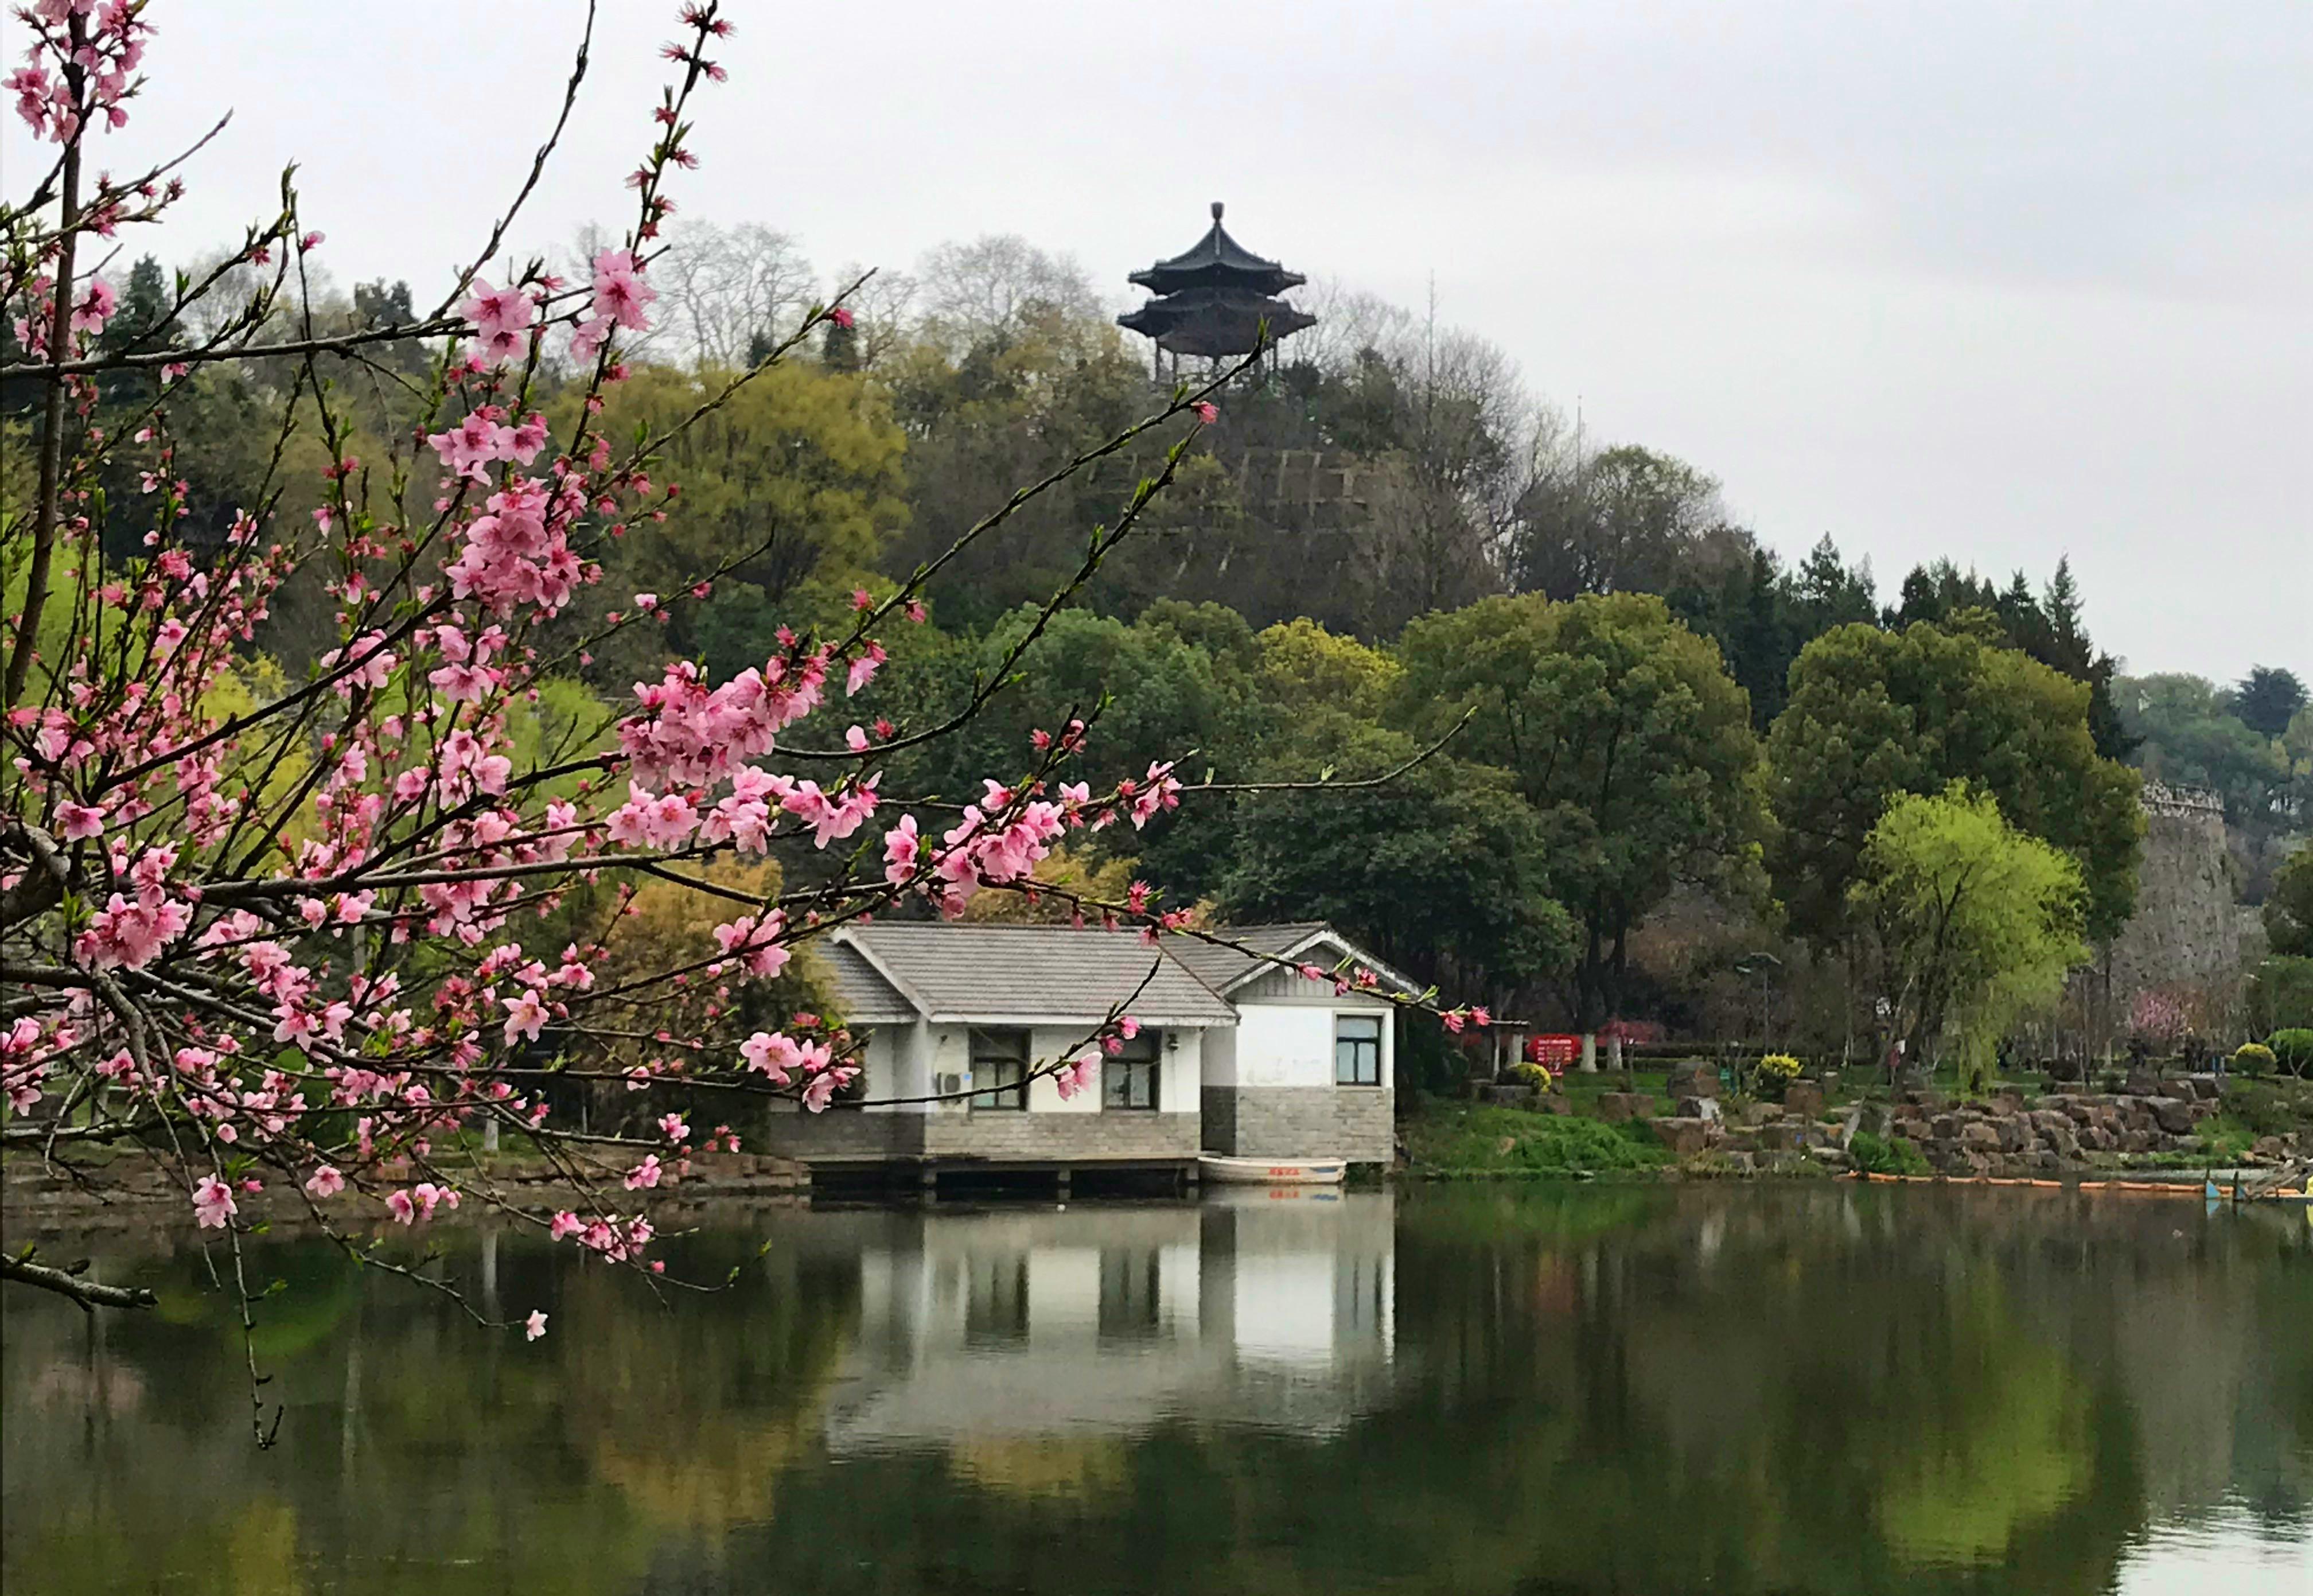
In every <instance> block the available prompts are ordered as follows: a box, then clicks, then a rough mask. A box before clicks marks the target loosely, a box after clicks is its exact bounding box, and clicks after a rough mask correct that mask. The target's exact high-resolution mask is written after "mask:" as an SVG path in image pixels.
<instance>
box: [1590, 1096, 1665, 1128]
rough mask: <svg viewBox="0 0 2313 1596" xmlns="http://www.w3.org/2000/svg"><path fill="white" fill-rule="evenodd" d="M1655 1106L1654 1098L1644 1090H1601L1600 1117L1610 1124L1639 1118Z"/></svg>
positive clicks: (1599, 1101)
mask: <svg viewBox="0 0 2313 1596" xmlns="http://www.w3.org/2000/svg"><path fill="white" fill-rule="evenodd" d="M1652 1107H1654V1099H1653V1098H1650V1097H1649V1096H1647V1095H1646V1094H1645V1093H1644V1092H1600V1093H1599V1094H1598V1117H1599V1118H1600V1119H1603V1120H1605V1122H1606V1123H1607V1124H1622V1123H1623V1121H1624V1120H1630V1119H1637V1118H1639V1117H1640V1116H1641V1115H1644V1114H1646V1113H1647V1112H1648V1111H1649V1109H1651V1108H1652Z"/></svg>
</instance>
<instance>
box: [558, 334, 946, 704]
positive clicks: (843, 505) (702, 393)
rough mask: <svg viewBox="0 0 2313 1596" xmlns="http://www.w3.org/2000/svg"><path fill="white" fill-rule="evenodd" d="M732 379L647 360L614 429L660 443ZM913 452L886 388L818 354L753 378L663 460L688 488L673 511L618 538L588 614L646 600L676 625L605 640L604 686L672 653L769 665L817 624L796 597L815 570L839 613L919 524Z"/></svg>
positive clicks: (725, 665) (618, 395)
mask: <svg viewBox="0 0 2313 1596" xmlns="http://www.w3.org/2000/svg"><path fill="white" fill-rule="evenodd" d="M727 380H728V378H727V374H723V373H708V374H704V375H698V376H693V375H689V374H686V373H682V372H678V371H673V370H670V369H668V368H666V367H664V366H646V367H640V368H638V369H637V371H636V372H635V375H633V376H631V377H629V379H628V380H627V381H626V382H624V383H621V384H619V385H618V386H617V387H616V388H615V389H613V390H611V396H610V405H609V408H608V410H607V411H606V413H605V416H604V419H603V427H604V430H605V432H606V434H607V436H610V437H611V438H613V439H625V438H627V437H629V436H637V435H641V436H654V437H655V436H659V435H661V434H663V433H664V432H667V431H669V430H671V429H672V428H673V427H674V425H675V424H676V423H677V422H678V421H680V420H681V419H682V418H683V417H685V416H687V415H689V414H690V412H691V411H693V410H696V409H697V408H698V407H699V405H700V404H701V403H702V402H704V401H707V400H708V398H710V397H711V396H712V395H714V394H715V393H717V392H720V390H721V388H722V386H723V385H724V384H725V383H726V381H727ZM905 448H906V439H905V438H904V437H903V436H901V432H900V429H899V428H898V427H897V426H896V425H895V424H894V423H893V420H892V418H891V414H890V410H889V406H888V404H887V402H886V401H885V400H884V397H883V395H882V394H881V393H880V392H878V391H877V390H875V388H873V387H872V386H870V385H869V384H866V383H865V382H863V381H862V380H861V379H859V378H857V377H855V376H851V375H846V374H844V373H840V372H833V371H829V370H827V369H825V368H824V367H821V366H814V365H810V364H805V363H792V364H784V365H780V366H773V367H771V368H770V370H768V371H765V372H763V373H761V375H758V376H756V377H754V378H753V379H752V381H750V382H749V383H748V384H746V385H745V386H744V387H743V388H741V389H740V390H739V391H738V392H736V393H734V394H733V395H732V396H731V397H730V398H729V399H728V400H726V401H725V402H724V403H723V404H722V405H721V406H720V407H719V408H717V410H713V411H711V412H710V413H709V414H708V415H707V416H705V417H704V418H702V419H700V420H699V422H698V423H696V424H695V425H693V426H692V427H691V428H690V429H689V430H688V431H686V432H684V433H683V434H682V436H680V437H678V438H677V439H676V440H675V441H674V442H673V444H671V445H668V446H667V447H666V448H665V449H664V450H663V451H662V452H661V453H660V454H658V455H657V456H655V458H654V461H653V471H654V474H655V475H657V476H660V477H663V478H669V479H672V480H673V481H675V482H677V483H679V484H680V485H681V487H682V496H681V498H678V499H677V500H676V501H675V502H674V504H673V506H672V507H670V509H669V511H668V514H667V518H666V520H665V521H664V523H660V524H654V525H640V526H637V527H635V528H632V529H630V530H629V532H628V533H627V534H626V535H625V536H623V537H620V538H614V539H611V540H608V541H607V542H605V544H604V547H603V551H602V560H603V578H602V586H600V587H599V588H596V589H595V590H594V595H596V596H594V597H593V598H592V599H591V600H590V604H589V606H588V607H589V609H590V611H591V610H592V609H594V608H603V607H606V608H609V609H612V610H628V609H631V608H632V605H633V597H634V595H636V594H637V593H655V594H657V595H659V596H660V597H661V598H662V599H663V600H665V601H668V602H667V604H666V607H665V608H664V611H663V612H662V613H663V614H664V617H665V624H664V626H661V625H655V624H651V625H640V626H630V627H629V628H627V629H626V630H624V631H621V632H620V633H618V634H617V635H615V636H613V637H611V638H609V639H604V640H603V641H602V643H599V644H597V645H596V646H595V648H594V654H595V660H596V664H595V667H594V670H595V677H594V679H595V680H596V681H597V682H600V683H605V684H607V685H610V686H612V687H615V688H616V689H618V690H619V691H620V692H623V691H624V690H625V689H626V687H627V685H628V683H630V682H632V681H634V680H636V679H637V677H638V676H643V677H648V678H655V676H656V675H657V674H658V669H659V667H660V666H663V665H664V661H665V660H666V658H667V657H669V655H670V654H673V655H676V656H698V655H702V654H703V655H704V656H705V657H706V662H707V665H708V669H709V671H710V672H712V673H713V674H714V675H717V676H718V677H721V676H726V675H733V674H735V673H736V672H738V671H740V670H743V669H744V668H746V667H747V666H760V665H761V663H762V662H763V659H764V657H766V656H767V655H769V654H770V652H771V651H772V649H773V648H776V647H777V646H778V643H777V639H776V638H775V636H774V633H775V632H776V631H777V630H778V628H779V627H780V626H781V625H782V624H792V625H798V626H799V625H801V624H803V623H805V621H806V620H807V619H808V617H807V616H805V614H803V613H798V608H799V607H798V606H797V605H796V604H795V603H793V602H792V601H793V600H794V599H795V598H796V596H797V595H798V594H799V593H801V592H802V590H803V589H804V588H805V586H806V584H808V583H810V582H812V581H813V579H814V578H819V579H820V581H821V582H822V586H823V587H824V588H825V589H826V591H825V592H823V593H822V595H821V607H822V609H823V610H825V609H833V610H835V611H836V612H837V613H840V604H841V597H840V595H841V594H843V593H848V592H849V589H850V588H851V587H852V586H855V585H857V578H860V577H863V576H864V575H865V574H866V571H867V570H868V569H870V567H871V566H872V565H873V564H874V563H875V560H876V559H877V558H878V556H879V555H880V553H881V552H882V550H883V547H884V542H885V540H886V539H887V538H888V537H890V536H891V535H892V533H893V532H894V530H896V529H897V528H899V527H900V526H901V525H905V523H906V521H907V518H908V509H907V506H906V504H905V502H904V501H903V500H902V499H901V484H902V479H901V454H902V453H903V451H904V450H905ZM726 567H727V568H728V569H727V572H726V574H725V575H723V576H721V577H720V578H717V581H716V584H715V588H714V592H713V595H712V596H711V597H710V598H708V600H707V601H705V602H704V603H693V602H690V601H689V600H688V599H687V598H684V597H683V596H682V595H683V591H684V589H685V588H687V587H688V586H689V585H690V582H691V581H692V580H693V579H694V578H696V577H697V576H698V575H699V574H700V573H702V572H711V571H716V570H719V569H725V568H726ZM830 600H832V601H833V603H832V604H830V603H829V601H830ZM829 618H832V617H829Z"/></svg>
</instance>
